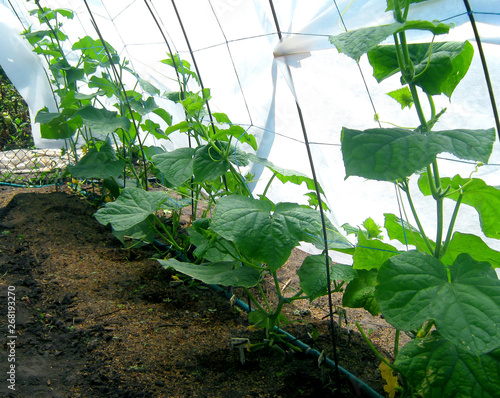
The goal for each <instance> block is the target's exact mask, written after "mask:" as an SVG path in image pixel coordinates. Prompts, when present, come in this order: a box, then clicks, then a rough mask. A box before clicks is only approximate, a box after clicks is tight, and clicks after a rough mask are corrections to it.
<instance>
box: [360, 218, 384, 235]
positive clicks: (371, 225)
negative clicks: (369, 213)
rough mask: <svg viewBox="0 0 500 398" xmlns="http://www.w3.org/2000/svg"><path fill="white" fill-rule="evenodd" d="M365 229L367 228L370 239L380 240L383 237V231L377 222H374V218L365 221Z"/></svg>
mask: <svg viewBox="0 0 500 398" xmlns="http://www.w3.org/2000/svg"><path fill="white" fill-rule="evenodd" d="M363 227H365V229H366V232H367V233H368V239H371V238H379V239H380V238H381V237H382V230H381V229H380V226H379V225H377V223H376V222H375V221H373V218H371V217H369V218H367V219H366V220H365V221H363Z"/></svg>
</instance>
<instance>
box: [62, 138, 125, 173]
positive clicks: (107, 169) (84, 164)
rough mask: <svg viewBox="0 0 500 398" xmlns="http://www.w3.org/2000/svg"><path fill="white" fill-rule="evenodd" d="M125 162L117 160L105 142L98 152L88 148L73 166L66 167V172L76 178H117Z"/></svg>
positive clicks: (111, 148) (110, 147) (112, 150)
mask: <svg viewBox="0 0 500 398" xmlns="http://www.w3.org/2000/svg"><path fill="white" fill-rule="evenodd" d="M124 167H125V162H124V161H123V160H121V159H117V158H116V155H115V151H114V149H113V147H112V146H111V145H110V144H109V143H108V142H105V143H104V144H103V145H102V146H101V147H100V148H99V150H97V149H96V148H90V149H89V151H88V152H87V153H86V154H85V156H84V157H82V158H81V159H80V160H79V161H78V163H77V164H76V165H74V166H68V171H69V172H70V173H71V175H72V176H73V177H76V178H99V179H105V178H109V177H114V178H117V177H119V176H121V175H122V174H123V169H124Z"/></svg>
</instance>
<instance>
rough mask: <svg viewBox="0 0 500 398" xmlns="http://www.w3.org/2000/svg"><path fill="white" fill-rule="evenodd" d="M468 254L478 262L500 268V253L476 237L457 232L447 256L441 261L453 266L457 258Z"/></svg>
mask: <svg viewBox="0 0 500 398" xmlns="http://www.w3.org/2000/svg"><path fill="white" fill-rule="evenodd" d="M464 252H467V254H469V255H470V256H471V257H472V258H473V259H474V260H476V261H486V262H488V263H490V264H491V265H492V267H493V268H500V252H498V251H496V250H493V249H490V247H489V246H488V245H487V244H486V243H484V242H483V240H482V239H481V238H480V237H479V236H476V235H472V234H463V233H460V232H458V231H457V232H455V233H454V234H453V238H452V239H451V241H450V244H449V246H448V249H447V250H446V253H445V255H444V256H443V257H442V258H441V261H442V262H443V264H445V265H450V264H453V262H454V261H455V259H456V258H457V256H458V255H459V254H461V253H464Z"/></svg>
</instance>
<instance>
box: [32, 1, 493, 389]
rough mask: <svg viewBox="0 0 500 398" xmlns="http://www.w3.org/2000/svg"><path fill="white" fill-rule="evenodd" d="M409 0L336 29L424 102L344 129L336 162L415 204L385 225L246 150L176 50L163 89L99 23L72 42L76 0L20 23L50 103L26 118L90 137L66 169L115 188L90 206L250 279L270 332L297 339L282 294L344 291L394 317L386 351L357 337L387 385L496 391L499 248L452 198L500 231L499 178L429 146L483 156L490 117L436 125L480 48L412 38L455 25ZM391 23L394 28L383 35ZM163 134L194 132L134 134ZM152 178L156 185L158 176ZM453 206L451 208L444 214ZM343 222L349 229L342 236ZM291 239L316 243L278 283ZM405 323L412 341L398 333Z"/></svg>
mask: <svg viewBox="0 0 500 398" xmlns="http://www.w3.org/2000/svg"><path fill="white" fill-rule="evenodd" d="M415 2H417V1H410V0H406V1H404V0H389V1H388V11H389V12H392V13H393V14H394V17H395V22H394V23H392V24H388V25H382V26H374V27H369V28H362V29H358V30H354V31H348V32H346V33H342V34H340V35H338V36H335V37H331V38H330V40H331V42H332V43H333V44H334V45H335V46H336V47H337V49H338V50H339V52H341V53H343V54H345V55H347V56H349V57H351V58H352V59H353V60H355V61H359V59H360V58H361V57H362V56H367V57H368V59H369V61H370V64H371V66H372V67H373V74H374V77H375V78H376V79H377V81H378V82H381V81H383V80H385V79H387V78H389V77H391V76H393V75H396V74H399V75H400V80H401V84H402V87H400V88H398V89H396V90H394V91H392V92H391V93H389V95H390V96H391V97H392V98H394V99H395V100H396V101H398V102H399V103H400V104H401V107H402V108H412V107H413V109H414V110H415V112H416V114H417V116H418V120H419V126H418V127H417V128H382V127H378V128H372V129H368V130H364V131H360V130H354V129H350V128H348V127H345V128H343V130H342V138H341V140H342V154H343V160H344V166H345V171H346V178H347V177H349V176H359V177H363V178H367V179H371V180H377V181H384V182H390V183H393V184H395V185H396V186H397V187H398V189H399V191H400V192H401V194H402V195H403V196H405V198H406V203H407V206H408V207H409V212H408V216H405V219H401V218H400V217H397V216H396V215H394V214H385V223H384V226H383V228H384V230H385V232H384V231H383V230H382V227H380V226H378V225H377V224H376V223H375V222H374V221H373V220H372V219H371V218H370V219H367V220H366V221H365V222H364V224H363V226H360V227H353V226H350V225H344V226H343V229H344V231H343V232H342V233H341V232H340V231H339V230H338V229H336V228H335V227H334V225H333V224H332V223H331V222H330V221H329V220H328V219H325V218H324V217H322V215H321V212H320V211H319V210H320V209H319V208H318V207H319V206H320V203H322V202H323V201H322V200H320V199H321V198H318V195H317V193H316V192H317V191H315V186H316V185H315V181H313V180H312V179H310V178H308V177H307V176H305V175H303V174H301V173H298V172H294V171H290V170H285V169H282V168H280V167H279V166H277V165H274V164H272V163H271V162H269V161H268V160H266V159H261V158H259V157H257V156H256V155H255V152H256V150H257V146H258V143H257V140H256V138H255V137H254V136H253V135H252V134H250V133H249V132H248V131H247V130H245V129H244V128H242V127H241V126H238V125H235V124H233V123H232V122H231V120H230V118H229V117H228V116H227V115H226V114H224V113H212V112H210V107H209V106H208V104H209V101H210V99H211V96H210V90H209V89H206V88H202V87H201V85H200V81H199V77H198V75H197V73H196V72H195V71H193V70H192V69H191V65H190V64H189V63H188V62H187V61H186V60H183V59H181V58H180V57H179V56H178V55H176V54H167V55H166V58H165V59H164V60H163V61H162V62H163V63H164V64H166V65H168V66H170V67H171V68H172V71H173V72H174V73H175V75H176V76H177V83H178V90H176V91H172V92H167V93H160V90H159V89H157V88H156V87H155V86H154V85H152V84H151V83H149V82H148V81H146V80H144V79H142V78H141V77H140V76H139V75H138V74H137V73H136V72H135V71H134V70H133V69H132V68H131V67H130V65H129V63H128V62H127V60H126V59H121V58H120V57H119V55H118V54H117V52H116V51H115V50H114V49H113V47H112V46H111V45H110V44H109V43H107V42H106V41H104V39H103V38H102V37H101V35H100V33H99V32H98V35H99V39H96V40H94V39H92V38H91V37H88V36H87V37H84V38H82V39H80V40H79V41H77V42H76V43H73V44H72V45H71V46H70V50H66V49H67V48H69V47H68V46H69V44H68V38H67V36H66V35H65V34H64V33H63V32H62V30H61V27H62V22H61V20H62V19H67V18H72V17H73V13H72V12H71V11H69V10H63V9H57V10H50V9H46V8H43V7H41V6H40V5H39V2H36V4H37V6H38V8H37V9H36V10H34V11H33V14H34V15H36V16H37V17H38V19H39V21H40V22H41V23H42V25H43V26H45V27H46V29H44V30H38V31H32V30H31V29H29V30H28V31H26V32H24V36H25V37H26V38H27V40H28V41H29V42H30V43H31V44H32V45H33V46H34V51H35V52H36V53H38V54H40V55H41V56H43V57H44V58H45V60H46V63H47V66H48V68H49V69H50V71H51V76H52V83H53V87H54V96H55V98H56V100H57V103H58V106H59V109H58V111H57V112H49V111H48V110H47V109H44V110H42V111H40V112H39V113H38V115H37V118H36V120H37V122H39V123H41V126H42V136H43V137H45V138H65V139H68V140H70V142H71V143H72V146H73V147H74V149H76V146H77V145H78V143H79V142H82V140H83V141H84V147H85V151H86V152H85V155H84V156H83V157H81V158H78V157H77V156H76V155H75V161H74V164H73V165H71V166H68V173H70V174H71V176H72V177H73V178H76V179H90V180H99V181H101V182H102V187H103V190H104V191H105V192H106V196H107V198H108V200H107V202H108V203H106V204H105V205H103V206H102V207H101V208H100V209H99V210H98V211H97V212H96V214H95V217H96V218H97V220H98V221H99V222H100V223H102V224H105V225H107V224H110V225H111V227H112V229H113V233H114V234H115V235H116V236H117V238H118V239H120V240H121V241H122V242H123V244H124V245H126V246H127V247H129V248H130V247H137V246H141V245H145V244H155V243H158V242H159V243H161V244H162V246H161V247H163V248H165V246H166V247H167V248H168V250H165V249H163V252H162V253H161V256H160V257H161V258H160V259H159V260H158V261H159V263H160V264H161V265H162V266H163V267H166V268H172V269H174V270H176V271H177V272H180V273H183V274H185V275H188V276H190V277H192V278H195V279H198V280H200V281H202V282H204V283H207V284H215V285H222V286H232V287H240V288H242V289H244V290H245V292H246V294H247V295H248V297H249V299H250V300H251V302H252V304H253V307H254V311H252V312H251V313H250V314H249V320H250V322H251V323H252V324H255V325H257V326H260V327H262V328H264V329H265V331H266V334H267V340H266V342H265V344H266V345H284V346H287V347H288V346H290V347H292V346H291V345H290V343H289V342H288V341H287V339H285V338H283V336H282V335H281V334H280V329H279V328H280V327H281V326H283V325H285V324H286V323H287V322H288V321H287V319H286V318H285V316H284V315H283V311H282V310H283V307H284V306H285V305H290V304H291V303H293V302H294V301H296V300H311V301H312V300H315V299H317V298H319V297H321V296H324V295H326V294H328V293H329V292H331V291H342V292H343V303H344V305H345V306H348V307H364V308H365V309H367V310H368V311H369V312H370V313H371V314H373V315H378V314H382V315H383V316H384V318H385V319H386V320H387V321H388V322H389V323H390V324H392V325H393V326H394V327H395V329H396V334H395V336H396V337H395V341H394V358H392V359H389V358H385V357H383V356H382V355H380V354H379V353H378V352H377V351H376V349H375V348H374V347H373V345H372V344H371V342H370V341H369V339H368V338H366V340H367V343H368V344H369V345H370V346H371V347H372V348H373V349H374V351H375V353H376V355H378V356H379V358H380V360H381V362H382V364H383V365H382V369H383V375H384V377H385V378H386V380H387V386H386V390H387V392H388V394H389V395H390V396H391V397H393V396H395V395H396V394H399V395H400V396H403V397H407V396H426V397H427V396H444V397H494V396H496V394H497V392H498V391H499V390H500V384H499V383H500V382H499V379H498V374H500V361H499V360H500V282H499V280H498V277H497V274H496V272H495V268H497V267H499V266H500V253H499V252H497V251H495V250H493V249H491V248H489V247H488V246H487V245H486V243H484V241H483V240H482V239H481V238H480V237H479V236H475V235H472V234H468V233H463V232H459V231H455V230H454V226H455V222H456V220H457V218H459V214H460V211H459V210H460V208H461V206H463V205H468V206H472V207H473V208H474V209H476V210H477V213H478V216H479V222H480V226H481V228H482V230H483V232H484V234H485V235H486V236H488V237H490V238H494V239H498V238H499V236H500V214H499V212H498V209H499V208H500V206H499V205H500V191H499V190H498V188H496V187H492V186H488V185H487V184H486V183H485V182H484V181H482V180H480V179H479V178H474V177H473V174H474V173H473V174H471V175H469V176H459V175H456V176H453V177H441V176H440V174H439V165H438V160H437V157H438V155H439V154H441V153H449V154H452V155H454V156H455V157H456V158H458V159H462V160H466V161H469V162H475V163H476V164H477V167H480V166H481V165H483V164H484V163H487V161H488V159H489V157H490V155H491V152H492V148H493V143H494V141H495V130H494V129H493V128H492V129H474V130H467V129H461V128H459V129H454V130H444V131H439V130H435V129H434V127H435V126H439V120H440V118H441V117H445V116H444V115H445V113H446V109H443V110H439V111H437V110H436V107H435V104H434V99H433V97H435V96H439V95H445V96H447V97H449V98H451V96H452V93H453V92H454V90H455V88H456V87H457V85H458V84H459V82H460V81H461V80H462V78H463V77H464V76H465V75H466V73H467V71H468V68H469V66H470V63H471V61H472V57H473V52H474V50H473V46H472V45H471V44H470V43H469V42H463V43H461V42H445V41H440V42H434V38H433V40H432V41H431V42H429V43H416V44H409V43H408V42H407V39H406V32H407V31H411V30H423V31H427V32H430V33H431V34H432V35H433V36H438V35H442V34H446V33H448V32H449V30H450V28H451V27H452V26H451V25H448V24H444V23H439V22H436V21H432V22H431V21H408V20H407V16H408V12H409V9H410V7H411V3H415ZM386 39H391V42H392V44H381V43H383V42H384V43H385V42H386ZM69 55H70V56H69ZM125 75H127V81H130V79H132V80H133V81H134V82H135V84H134V85H133V87H128V86H127V87H126V86H125V85H124V83H123V81H124V80H125V78H124V77H125ZM160 98H161V99H162V100H166V101H171V102H172V103H175V104H176V105H177V106H179V105H180V106H181V107H182V109H183V114H184V117H183V119H182V120H174V118H173V117H172V115H171V114H170V113H168V112H167V111H166V110H165V109H163V108H161V107H160V106H158V105H157V103H158V99H160ZM423 101H426V102H427V104H428V106H427V108H426V109H429V110H428V111H424V107H423V105H422V102H423ZM109 103H113V105H112V106H111V107H110V106H109V105H108V106H106V104H109ZM174 133H175V134H181V135H184V136H185V137H186V142H189V145H188V146H186V147H181V148H178V149H175V150H171V151H166V150H165V149H164V148H162V147H159V146H154V147H147V146H145V145H143V143H144V139H145V137H147V136H149V135H152V136H154V137H155V138H157V139H159V140H169V139H170V136H171V134H174ZM74 153H75V154H76V153H77V152H76V151H75V152H74ZM254 163H259V164H261V165H263V166H264V167H266V168H267V169H269V170H270V171H271V173H272V178H271V179H270V181H269V183H268V185H267V187H265V189H264V190H263V192H262V194H260V195H258V196H257V197H255V196H254V194H253V192H252V191H251V189H250V188H249V185H250V184H251V183H252V182H253V179H254V176H252V175H251V174H250V173H249V172H248V170H250V168H249V165H251V164H254ZM415 174H418V175H419V179H418V188H419V189H420V191H421V192H422V193H423V194H424V195H426V196H429V197H432V198H433V200H434V202H435V213H436V220H437V228H436V230H435V231H432V232H429V231H427V230H424V228H423V226H422V224H421V222H420V218H419V215H418V213H417V211H416V206H415V204H414V202H413V196H412V192H411V190H412V189H410V183H409V180H410V177H412V176H414V175H415ZM277 180H278V181H279V183H292V184H298V185H300V184H305V185H306V186H307V187H308V189H309V191H310V192H309V193H308V198H309V205H299V204H297V203H288V202H283V203H274V202H272V201H271V200H270V199H269V197H268V196H267V192H268V189H269V187H270V186H271V184H274V183H278V182H277ZM153 181H155V182H160V183H161V189H152V188H151V183H152V182H153ZM319 194H320V195H322V194H323V193H322V191H321V190H319ZM449 205H451V206H452V208H453V216H452V218H451V220H450V221H449V222H448V223H447V225H445V221H444V216H443V215H444V208H445V206H449ZM186 208H190V214H191V219H190V222H189V225H188V226H187V233H186V231H185V228H184V225H181V215H182V214H183V212H186V210H187V209H186ZM323 210H326V208H325V209H323ZM325 232H326V235H325ZM431 233H432V235H431ZM349 234H353V235H354V240H355V241H356V244H352V243H351V242H350V240H348V239H347V237H346V235H349ZM384 235H385V236H384ZM388 240H389V241H390V240H393V241H399V243H401V244H402V245H405V246H406V247H408V250H405V251H402V250H400V249H398V248H397V247H396V246H395V245H393V244H391V243H389V242H388ZM301 242H309V243H312V244H313V245H315V246H316V247H317V248H318V249H319V250H320V251H322V252H323V253H322V254H319V255H311V256H309V257H307V258H306V259H305V260H304V262H303V264H302V265H301V266H300V268H299V269H298V271H297V274H298V277H299V279H300V290H299V291H298V292H295V293H293V294H287V293H285V292H284V291H283V286H282V284H281V283H280V281H279V279H278V272H279V270H280V268H281V267H283V265H284V264H285V263H286V261H287V260H288V258H289V256H290V254H291V252H292V250H293V249H294V248H295V247H297V246H298V245H299V244H300V243H301ZM325 243H326V245H325ZM326 248H327V249H328V250H326ZM330 251H339V252H342V253H347V254H350V255H352V259H353V265H352V266H350V265H343V264H334V263H332V261H331V260H330V258H329V257H328V255H329V253H328V252H330ZM325 260H326V261H325ZM326 265H328V268H327V267H326ZM265 277H267V278H270V279H271V280H272V281H273V283H274V286H275V289H274V292H273V294H274V295H275V296H276V298H277V300H275V303H276V304H274V305H273V304H271V300H269V296H268V294H269V293H266V292H265V291H264V289H263V287H262V286H263V283H264V282H263V281H264V278H265ZM252 288H253V289H252ZM358 327H359V326H358ZM359 329H360V332H361V333H362V334H363V335H365V333H364V331H363V330H362V329H361V327H359ZM401 333H405V334H407V335H408V336H410V337H411V341H410V342H409V343H407V344H406V345H405V346H404V347H402V348H401V349H400V347H399V336H400V334H401ZM292 348H293V349H296V348H294V347H292Z"/></svg>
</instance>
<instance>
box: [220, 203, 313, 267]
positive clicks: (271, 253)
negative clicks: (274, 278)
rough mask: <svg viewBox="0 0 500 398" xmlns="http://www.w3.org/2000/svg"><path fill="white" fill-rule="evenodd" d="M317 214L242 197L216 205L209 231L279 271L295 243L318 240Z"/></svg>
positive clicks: (307, 209)
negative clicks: (211, 230) (314, 238)
mask: <svg viewBox="0 0 500 398" xmlns="http://www.w3.org/2000/svg"><path fill="white" fill-rule="evenodd" d="M320 226H321V224H319V225H318V212H316V211H315V210H312V209H310V208H305V207H301V206H299V205H298V204H296V203H278V204H277V205H276V206H273V204H272V203H271V202H268V201H263V200H256V199H252V198H248V197H244V196H239V195H232V196H226V197H223V198H221V199H219V201H218V202H217V205H216V206H215V210H214V215H213V218H212V224H211V228H212V229H213V230H214V231H215V232H217V233H218V234H219V235H221V236H222V237H224V238H225V239H228V240H230V241H232V242H234V243H235V244H236V246H237V247H238V248H239V249H240V250H241V252H242V253H243V254H244V255H246V256H247V257H249V258H251V259H253V260H255V261H257V262H262V263H265V264H267V265H268V266H269V268H270V269H271V270H272V271H275V270H277V269H278V268H280V267H281V266H282V265H283V264H284V263H285V261H286V260H287V259H288V257H289V256H290V253H291V252H292V249H293V248H294V247H295V246H297V245H298V243H299V242H301V241H304V242H309V241H311V239H312V238H313V237H316V236H321V229H320Z"/></svg>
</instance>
